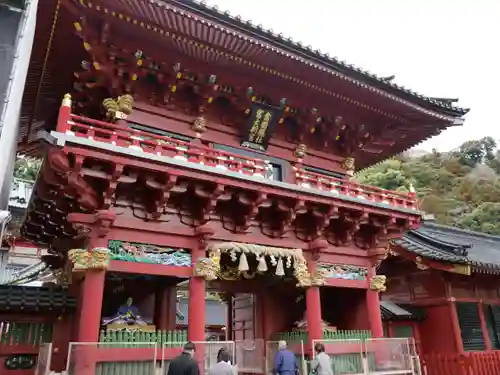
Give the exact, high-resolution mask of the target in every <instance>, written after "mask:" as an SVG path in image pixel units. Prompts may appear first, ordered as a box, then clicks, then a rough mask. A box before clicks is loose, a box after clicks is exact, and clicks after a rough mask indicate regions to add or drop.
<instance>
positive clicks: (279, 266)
mask: <svg viewBox="0 0 500 375" xmlns="http://www.w3.org/2000/svg"><path fill="white" fill-rule="evenodd" d="M276 276H285V269H284V268H283V259H282V258H281V257H280V258H279V259H278V264H277V265H276Z"/></svg>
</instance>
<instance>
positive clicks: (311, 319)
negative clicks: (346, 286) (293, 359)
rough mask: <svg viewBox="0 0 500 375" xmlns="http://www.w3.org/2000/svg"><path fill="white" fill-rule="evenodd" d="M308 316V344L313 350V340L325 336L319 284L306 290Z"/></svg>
mask: <svg viewBox="0 0 500 375" xmlns="http://www.w3.org/2000/svg"><path fill="white" fill-rule="evenodd" d="M306 318H307V331H308V340H307V346H308V347H309V348H310V350H313V341H315V340H321V339H322V338H323V327H322V326H321V296H320V291H319V286H311V287H309V288H307V290H306Z"/></svg>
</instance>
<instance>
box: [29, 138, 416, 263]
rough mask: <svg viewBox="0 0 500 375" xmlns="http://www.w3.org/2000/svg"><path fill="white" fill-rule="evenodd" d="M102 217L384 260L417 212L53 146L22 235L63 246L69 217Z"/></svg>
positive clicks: (69, 232) (71, 230)
mask: <svg viewBox="0 0 500 375" xmlns="http://www.w3.org/2000/svg"><path fill="white" fill-rule="evenodd" d="M173 152H176V151H173ZM70 154H71V158H70V157H69V155H70ZM70 159H71V160H73V162H72V163H70V162H69V160H70ZM214 160H219V159H217V158H216V159H214ZM205 163H209V160H205ZM239 168H241V167H239ZM254 168H256V170H258V168H257V167H254ZM241 173H250V172H249V171H248V170H245V171H243V170H242V171H241ZM97 191H102V194H97V193H96V192H97ZM103 210H112V211H114V212H116V215H117V217H120V215H124V214H125V213H126V212H129V211H131V212H133V217H135V218H136V220H139V221H141V220H142V221H148V222H151V223H163V222H170V223H171V224H172V225H174V226H175V225H183V226H185V227H186V228H198V227H202V226H205V225H206V224H207V223H209V222H212V223H219V224H217V225H220V226H221V230H223V231H225V233H227V235H228V236H229V237H230V236H231V235H256V234H259V235H262V236H264V237H269V238H276V239H285V240H291V239H294V241H298V242H299V243H304V244H307V243H309V242H311V241H315V240H321V239H323V240H327V241H328V242H329V243H330V244H331V245H333V246H356V247H357V248H359V249H363V250H366V251H368V253H369V254H370V256H371V257H373V258H376V259H378V261H381V260H382V259H383V258H384V257H385V256H387V251H386V250H384V249H386V247H387V243H388V241H389V240H390V239H391V238H397V237H399V236H401V235H402V233H403V232H404V231H406V230H408V229H411V228H413V227H414V226H415V225H417V224H418V221H419V218H420V216H419V214H418V212H414V213H411V212H396V211H390V210H387V209H382V208H377V207H369V206H363V205H362V204H361V202H360V204H357V203H353V202H346V201H343V200H341V199H340V200H335V199H333V200H332V199H331V198H323V197H320V196H311V195H308V194H302V193H299V194H297V193H293V194H290V193H289V192H287V191H285V190H281V189H279V188H272V187H266V186H260V187H259V186H256V185H255V184H254V183H246V182H244V181H238V180H234V179H231V178H222V177H218V178H216V179H214V178H213V177H212V176H210V175H209V174H200V173H198V172H196V171H194V170H193V171H190V170H185V169H175V168H169V169H168V171H167V172H166V171H165V168H164V167H163V166H161V165H154V164H147V168H145V164H144V163H141V162H139V161H133V159H130V158H128V157H118V156H114V157H112V158H109V156H108V155H107V154H103V153H100V152H95V151H91V150H89V149H85V148H75V147H70V146H65V147H64V148H63V149H59V148H57V147H52V148H51V149H50V151H49V153H48V158H47V160H46V161H45V163H44V167H43V168H42V171H41V175H40V179H39V182H38V184H37V186H36V189H35V191H34V198H33V200H32V202H31V204H30V207H29V209H28V212H29V213H28V215H27V218H26V221H25V223H24V226H23V234H24V236H25V237H26V238H29V239H30V240H32V241H35V242H37V243H45V244H48V243H51V242H52V241H53V239H54V238H56V237H59V238H61V239H62V240H61V241H66V242H65V245H68V243H67V242H68V241H70V242H71V240H72V239H74V238H78V233H80V232H81V230H82V228H79V227H75V225H74V224H72V223H71V222H69V221H68V220H67V218H68V217H70V216H71V215H70V214H72V213H94V212H101V211H103ZM47 218H48V219H47ZM175 222H177V223H178V224H175ZM59 242H60V241H59ZM325 243H326V241H325ZM303 246H306V245H303ZM303 246H302V247H303ZM59 247H60V248H63V247H64V246H63V245H61V246H59Z"/></svg>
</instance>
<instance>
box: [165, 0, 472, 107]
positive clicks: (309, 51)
mask: <svg viewBox="0 0 500 375" xmlns="http://www.w3.org/2000/svg"><path fill="white" fill-rule="evenodd" d="M156 2H157V3H167V1H160V0H156ZM168 2H169V3H172V4H174V5H175V6H176V7H178V8H180V9H183V10H185V11H188V12H193V13H195V14H197V15H199V16H200V17H203V18H206V19H212V20H213V21H217V22H220V23H222V24H225V25H227V26H228V27H230V28H233V29H236V30H237V31H239V32H242V33H244V34H247V35H251V36H256V37H257V38H258V39H260V40H262V41H263V42H267V43H269V44H271V45H274V46H276V47H279V48H282V49H285V50H287V52H290V53H292V54H296V55H299V56H301V57H305V58H308V59H311V60H312V61H315V62H317V63H320V64H322V65H324V66H325V67H328V68H330V69H334V70H337V71H338V72H339V73H343V74H346V75H348V76H351V77H353V78H359V79H362V80H363V81H365V82H366V83H368V84H371V85H373V86H374V87H377V88H380V89H383V90H386V91H387V92H392V93H394V94H397V95H403V96H406V97H407V98H408V99H413V100H417V101H421V102H425V103H427V104H428V105H430V106H431V107H433V108H434V109H441V110H446V111H448V112H449V114H452V115H453V114H454V115H464V114H466V113H467V112H468V111H469V109H466V108H460V107H457V106H455V105H453V103H454V102H455V100H453V99H447V98H443V99H441V98H432V97H429V96H425V95H422V94H419V93H417V92H415V91H413V90H410V89H408V88H406V87H403V86H400V85H397V84H395V83H393V82H392V79H388V77H382V76H377V75H375V74H373V73H371V72H369V71H367V70H363V69H360V68H358V67H355V66H354V65H352V64H349V63H347V62H345V61H341V60H339V59H337V58H336V57H333V56H330V55H329V54H328V53H324V52H321V51H320V50H318V49H313V47H311V46H305V45H304V44H302V43H301V42H300V41H299V42H297V41H294V40H292V38H289V37H285V36H284V35H283V34H282V33H276V32H274V31H273V30H272V29H265V28H263V27H262V25H254V24H253V23H252V21H250V20H243V19H242V18H241V16H239V15H237V16H232V15H231V14H230V13H229V11H221V10H219V8H218V6H208V5H207V4H206V1H203V0H202V1H199V0H170V1H168Z"/></svg>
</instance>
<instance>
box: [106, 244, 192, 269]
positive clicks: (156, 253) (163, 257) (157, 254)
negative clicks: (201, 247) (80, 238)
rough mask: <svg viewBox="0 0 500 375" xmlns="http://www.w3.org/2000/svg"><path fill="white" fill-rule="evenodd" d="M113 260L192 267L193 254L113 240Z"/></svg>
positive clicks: (111, 250) (186, 251) (183, 250)
mask: <svg viewBox="0 0 500 375" xmlns="http://www.w3.org/2000/svg"><path fill="white" fill-rule="evenodd" d="M108 248H109V250H110V252H111V254H110V259H111V260H122V261H126V262H139V263H150V264H162V265H166V266H176V267H191V253H190V252H189V251H188V250H186V249H176V248H169V247H160V246H155V245H148V244H141V243H131V242H123V241H117V240H112V241H109V243H108Z"/></svg>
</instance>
